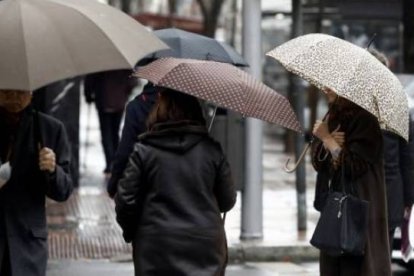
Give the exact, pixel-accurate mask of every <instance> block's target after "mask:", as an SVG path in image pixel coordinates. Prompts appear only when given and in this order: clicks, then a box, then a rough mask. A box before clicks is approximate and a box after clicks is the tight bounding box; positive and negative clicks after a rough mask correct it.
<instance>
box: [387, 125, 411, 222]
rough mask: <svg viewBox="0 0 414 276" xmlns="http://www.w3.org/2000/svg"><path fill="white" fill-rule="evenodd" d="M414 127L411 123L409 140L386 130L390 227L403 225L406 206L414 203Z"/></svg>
mask: <svg viewBox="0 0 414 276" xmlns="http://www.w3.org/2000/svg"><path fill="white" fill-rule="evenodd" d="M413 131H414V128H413V126H412V123H410V134H409V138H410V139H409V142H408V143H407V142H406V141H405V140H404V139H402V138H401V137H400V136H398V135H396V134H394V133H391V132H388V131H384V132H383V136H384V161H385V163H384V169H385V183H386V185H387V201H388V227H389V229H395V228H396V227H399V226H401V223H402V220H403V216H404V207H409V206H411V205H412V204H413V203H414V133H413Z"/></svg>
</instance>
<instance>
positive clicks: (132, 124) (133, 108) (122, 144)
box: [107, 83, 157, 197]
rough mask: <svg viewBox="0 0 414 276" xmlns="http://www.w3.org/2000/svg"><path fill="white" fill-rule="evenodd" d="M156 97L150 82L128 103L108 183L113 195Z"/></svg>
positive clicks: (108, 189) (144, 129) (109, 192)
mask: <svg viewBox="0 0 414 276" xmlns="http://www.w3.org/2000/svg"><path fill="white" fill-rule="evenodd" d="M156 99H157V92H156V90H155V87H154V86H153V85H152V84H151V83H148V84H147V85H145V86H144V89H143V91H142V93H141V94H140V95H138V96H136V97H135V98H134V99H133V100H132V101H130V102H129V103H128V104H127V107H126V111H125V122H124V127H123V129H122V135H121V140H120V141H119V145H118V149H117V151H116V153H115V157H114V160H113V161H112V169H111V178H110V179H109V181H108V185H107V191H108V194H109V195H110V196H111V197H113V196H114V195H115V194H116V189H117V186H118V181H119V180H120V179H121V177H122V174H123V172H124V170H125V168H126V166H127V163H128V158H129V156H130V155H131V153H132V152H133V150H134V145H135V143H136V142H138V136H139V135H141V134H143V133H144V132H145V131H146V129H147V126H146V120H147V117H148V114H149V113H150V111H151V109H152V107H153V106H154V103H155V101H156Z"/></svg>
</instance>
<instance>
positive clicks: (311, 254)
mask: <svg viewBox="0 0 414 276" xmlns="http://www.w3.org/2000/svg"><path fill="white" fill-rule="evenodd" d="M317 260H319V250H317V249H316V248H314V247H312V246H308V245H303V246H300V245H299V246H297V245H296V246H289V245H287V246H260V245H259V246H258V245H250V244H243V243H240V244H236V245H233V246H231V247H229V263H245V262H304V261H317Z"/></svg>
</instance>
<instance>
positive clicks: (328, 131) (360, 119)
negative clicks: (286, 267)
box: [312, 88, 391, 276]
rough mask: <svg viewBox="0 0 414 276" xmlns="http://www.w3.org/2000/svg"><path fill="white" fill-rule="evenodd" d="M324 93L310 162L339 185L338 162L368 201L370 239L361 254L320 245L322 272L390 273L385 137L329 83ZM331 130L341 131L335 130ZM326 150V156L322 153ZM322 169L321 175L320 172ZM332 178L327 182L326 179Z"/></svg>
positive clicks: (333, 186)
mask: <svg viewBox="0 0 414 276" xmlns="http://www.w3.org/2000/svg"><path fill="white" fill-rule="evenodd" d="M324 93H325V94H326V96H327V99H328V102H329V104H330V112H329V115H328V119H327V122H326V121H324V122H322V121H317V122H316V123H315V125H314V128H313V135H314V136H315V137H317V138H318V142H316V144H315V145H314V147H315V150H314V152H313V155H312V161H313V162H312V163H313V165H314V168H315V170H316V171H317V172H318V179H319V181H321V180H323V179H324V180H325V183H317V185H319V186H321V185H324V186H326V188H325V190H328V187H329V185H330V187H331V189H332V190H334V191H335V190H340V189H341V186H340V185H341V172H342V167H344V169H345V175H346V177H347V178H349V179H351V180H352V183H353V185H354V187H356V189H357V194H358V196H359V197H360V198H361V199H365V200H368V201H369V204H370V213H369V222H368V233H369V234H368V240H367V245H366V253H365V255H364V256H336V257H335V256H330V255H328V254H326V253H325V252H322V251H321V254H320V273H321V275H322V276H324V275H329V276H332V275H361V276H362V275H364V276H365V275H391V264H390V253H389V245H388V227H387V202H386V198H385V195H386V191H385V180H384V162H383V140H382V135H381V129H380V126H379V123H378V120H377V118H375V116H373V115H372V114H370V113H369V112H368V111H366V110H364V109H363V108H361V107H359V106H358V105H356V104H354V103H353V102H351V101H349V100H347V99H345V98H343V97H339V96H338V95H337V94H336V93H335V92H333V91H332V90H331V89H329V88H326V89H325V90H324ZM334 131H340V132H343V135H335V134H333V133H334ZM324 156H326V158H324ZM321 175H324V176H325V177H321ZM329 182H330V183H329Z"/></svg>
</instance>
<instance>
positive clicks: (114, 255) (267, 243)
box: [47, 104, 409, 276]
mask: <svg viewBox="0 0 414 276" xmlns="http://www.w3.org/2000/svg"><path fill="white" fill-rule="evenodd" d="M85 109H86V108H85V104H83V105H82V107H81V110H82V113H81V121H80V123H81V133H80V135H81V152H80V163H81V165H80V166H81V171H80V173H81V178H80V188H79V189H77V190H75V191H74V193H73V195H72V196H71V198H70V199H69V200H68V201H67V202H65V203H56V202H53V201H50V200H49V201H48V202H47V215H48V216H47V219H48V225H49V255H50V261H49V265H48V273H47V275H48V276H72V275H73V276H84V275H85V276H90V275H100V276H106V275H117V276H124V275H125V276H126V275H133V266H132V263H131V262H122V261H130V259H131V247H130V245H128V244H125V243H124V241H123V239H122V233H121V230H120V228H119V227H118V225H117V224H116V221H115V214H114V203H113V201H112V200H111V199H110V198H109V197H108V196H107V195H106V192H105V182H106V180H105V178H104V175H103V173H102V170H103V168H104V157H103V151H102V147H101V143H100V132H99V126H98V119H97V116H96V112H95V110H92V112H91V114H92V117H91V118H90V119H89V120H88V118H87V117H86V114H87V112H86V111H85ZM88 125H89V127H87V126H88ZM278 137H280V136H275V135H270V134H267V135H265V138H264V139H265V140H264V145H263V183H264V187H263V223H264V225H263V227H264V231H263V232H264V237H263V240H259V241H251V242H241V241H240V239H239V236H240V216H241V213H240V211H241V202H240V194H238V200H237V204H236V206H235V207H234V209H233V210H231V211H230V212H229V213H228V214H227V219H226V232H227V235H228V243H229V250H230V253H231V256H233V255H234V256H236V258H235V259H234V258H233V259H231V261H233V262H234V261H236V262H237V261H239V262H240V261H242V262H244V261H245V260H249V259H255V258H258V257H259V258H260V259H261V260H269V259H272V261H275V259H276V260H278V261H280V262H272V263H249V262H247V263H244V264H240V265H238V264H233V265H230V266H229V268H228V273H227V274H226V275H229V276H232V275H234V276H236V275H237V276H244V275H246V276H247V275H257V276H267V275H283V276H287V275H297V276H299V275H303V276H305V275H307V276H310V275H319V272H318V266H317V264H316V263H305V264H294V263H293V262H296V261H297V260H295V259H292V256H294V255H300V254H302V255H307V256H312V258H313V260H315V259H317V255H316V253H317V251H316V250H315V249H314V248H312V247H311V246H310V244H309V240H310V237H311V234H312V233H313V229H314V227H315V224H316V221H317V219H318V216H319V214H318V213H317V212H316V211H315V210H314V209H313V207H312V203H313V188H314V179H315V173H314V172H313V169H312V168H311V165H310V162H309V160H307V186H308V193H307V206H308V208H307V210H308V217H307V226H308V230H307V231H304V232H299V231H297V216H296V212H297V207H296V192H295V188H294V187H295V175H294V174H288V173H286V172H284V170H283V166H284V163H285V161H286V158H288V157H289V156H287V155H286V154H284V153H283V145H282V142H281V139H280V138H278ZM296 249H298V251H295V250H296ZM394 271H395V274H394V275H398V276H406V275H409V273H407V272H406V271H405V270H404V269H401V268H399V267H398V266H394Z"/></svg>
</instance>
